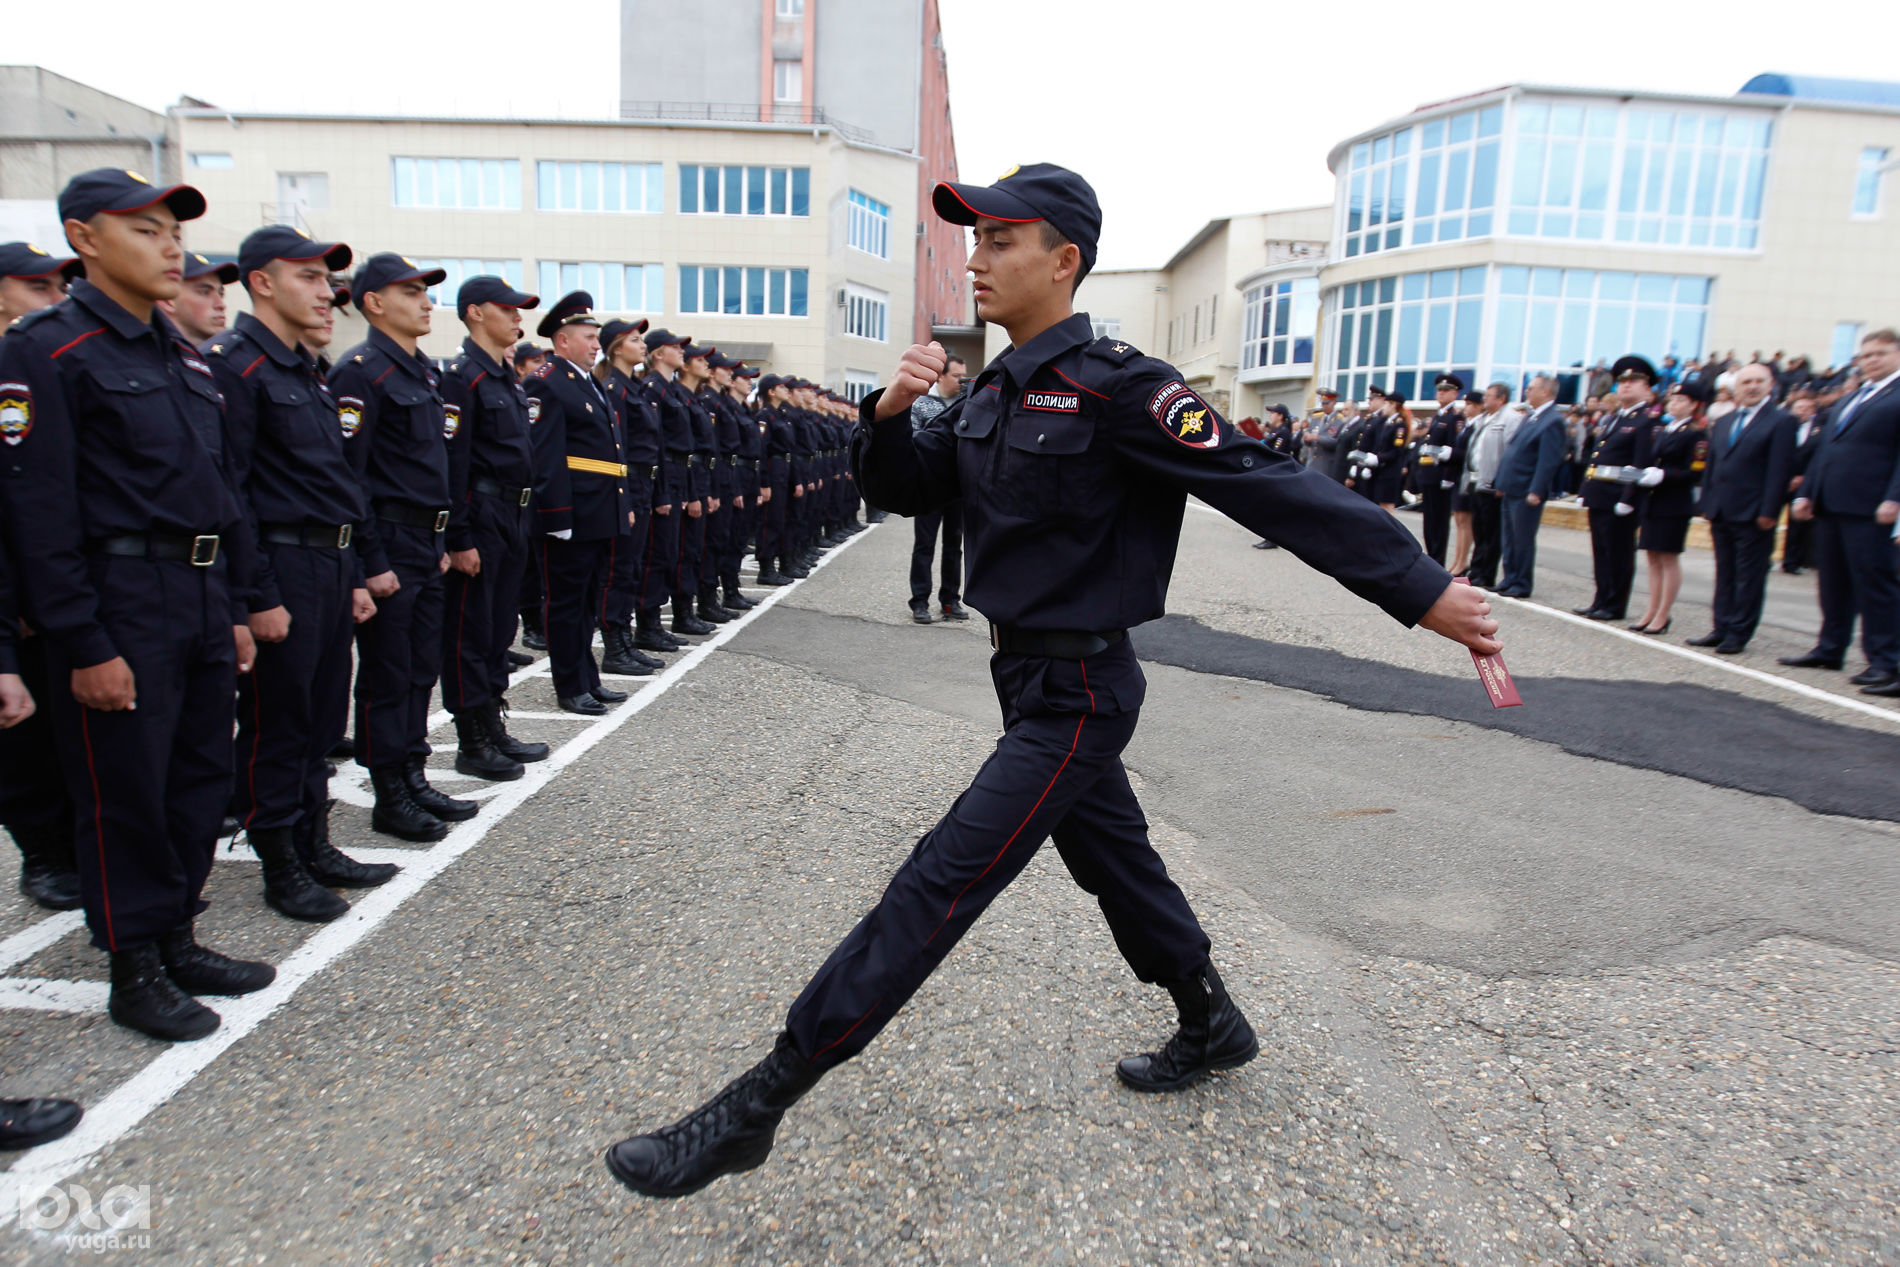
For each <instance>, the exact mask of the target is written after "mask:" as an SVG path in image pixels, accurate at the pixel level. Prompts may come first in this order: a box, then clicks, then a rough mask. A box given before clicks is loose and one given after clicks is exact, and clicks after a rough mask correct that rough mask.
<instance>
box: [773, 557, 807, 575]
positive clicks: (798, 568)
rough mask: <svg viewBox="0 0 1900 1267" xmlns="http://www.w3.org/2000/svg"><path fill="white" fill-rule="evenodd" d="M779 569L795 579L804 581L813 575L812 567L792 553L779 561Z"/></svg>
mask: <svg viewBox="0 0 1900 1267" xmlns="http://www.w3.org/2000/svg"><path fill="white" fill-rule="evenodd" d="M778 570H779V571H780V572H781V573H783V574H784V575H786V576H788V577H790V578H791V579H792V580H794V581H802V580H804V579H805V578H806V577H808V576H810V575H811V569H810V568H808V567H806V566H805V565H804V564H803V563H802V562H800V561H799V558H798V556H797V555H791V554H788V555H786V556H785V557H784V558H782V559H780V560H779V561H778Z"/></svg>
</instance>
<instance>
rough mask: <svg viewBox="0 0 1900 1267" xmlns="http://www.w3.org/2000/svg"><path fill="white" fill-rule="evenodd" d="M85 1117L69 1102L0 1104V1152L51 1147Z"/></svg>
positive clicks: (39, 1101)
mask: <svg viewBox="0 0 1900 1267" xmlns="http://www.w3.org/2000/svg"><path fill="white" fill-rule="evenodd" d="M84 1114H85V1110H84V1109H82V1108H80V1107H79V1105H78V1104H77V1103H75V1102H74V1101H72V1100H0V1150H5V1151H7V1152H12V1151H15V1150H17V1149H21V1148H38V1147H39V1146H40V1145H41V1144H50V1143H52V1142H53V1141H54V1140H56V1139H58V1138H60V1137H61V1136H62V1135H69V1134H71V1133H72V1129H73V1127H75V1126H77V1125H79V1119H80V1117H81V1116H83V1115H84Z"/></svg>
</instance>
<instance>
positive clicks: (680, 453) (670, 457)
mask: <svg viewBox="0 0 1900 1267" xmlns="http://www.w3.org/2000/svg"><path fill="white" fill-rule="evenodd" d="M692 456H693V455H692V454H691V453H688V452H687V451H686V450H685V449H668V450H667V451H666V460H667V461H669V462H679V463H681V464H682V465H683V464H684V463H685V462H686V461H687V460H688V459H689V458H691V457H692Z"/></svg>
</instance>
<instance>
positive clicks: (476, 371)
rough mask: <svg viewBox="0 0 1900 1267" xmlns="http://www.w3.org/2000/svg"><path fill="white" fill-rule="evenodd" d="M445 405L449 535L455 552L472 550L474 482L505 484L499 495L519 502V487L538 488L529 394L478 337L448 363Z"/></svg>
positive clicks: (465, 342)
mask: <svg viewBox="0 0 1900 1267" xmlns="http://www.w3.org/2000/svg"><path fill="white" fill-rule="evenodd" d="M442 402H443V405H442V409H443V419H444V421H445V423H446V422H447V421H448V419H449V418H451V417H454V418H455V419H456V425H455V426H453V427H445V430H452V431H453V432H454V433H455V434H454V435H453V436H451V437H450V438H449V441H448V450H449V503H450V507H451V513H450V515H449V527H448V537H447V540H446V541H445V542H444V543H443V544H445V545H446V546H447V547H448V548H449V549H451V550H473V549H474V548H475V530H474V529H473V528H472V527H471V526H470V523H469V514H468V505H469V499H470V497H471V494H470V491H469V486H470V484H471V482H472V481H475V480H481V481H484V482H491V481H492V484H495V485H500V486H501V488H502V490H503V491H502V492H501V493H499V494H497V493H492V492H491V493H488V494H478V495H485V496H499V497H502V498H503V499H504V500H508V501H511V502H513V504H515V505H517V506H519V505H520V500H519V497H518V493H519V490H521V489H524V488H533V487H534V450H533V445H532V443H531V441H530V439H529V434H528V431H529V428H528V394H527V392H526V391H524V390H522V386H521V380H520V379H518V378H516V377H515V371H514V367H513V366H510V365H503V364H501V363H500V362H498V361H496V360H495V358H494V357H492V356H490V355H488V353H486V352H484V351H482V346H481V344H479V343H477V342H475V340H473V339H463V340H462V351H461V355H459V356H457V357H456V358H455V359H454V360H453V361H451V362H449V370H448V373H447V374H444V375H443V376H442Z"/></svg>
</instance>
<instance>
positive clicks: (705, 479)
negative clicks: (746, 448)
mask: <svg viewBox="0 0 1900 1267" xmlns="http://www.w3.org/2000/svg"><path fill="white" fill-rule="evenodd" d="M673 388H674V390H675V391H677V392H678V393H679V395H680V398H681V400H682V402H683V403H684V405H685V407H686V416H687V418H689V419H691V421H692V424H693V456H694V457H695V458H696V459H698V461H697V462H696V464H695V465H694V466H693V468H692V470H693V474H694V475H695V477H696V478H695V480H694V488H695V489H697V490H698V491H697V493H696V494H695V495H696V496H699V497H723V496H725V494H724V493H723V492H722V491H721V489H720V484H719V476H718V472H717V470H716V469H715V467H714V459H715V458H717V457H718V456H719V439H718V436H717V435H716V434H715V433H714V430H713V416H712V411H711V410H709V409H707V408H706V406H705V404H704V402H702V401H701V400H700V398H699V395H698V393H696V392H689V391H687V390H686V384H684V383H681V382H675V383H674V384H673Z"/></svg>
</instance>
